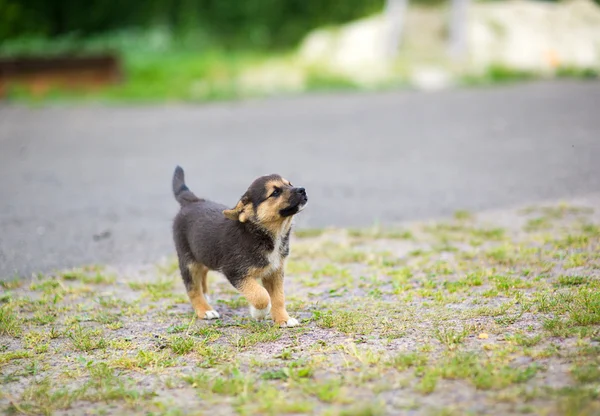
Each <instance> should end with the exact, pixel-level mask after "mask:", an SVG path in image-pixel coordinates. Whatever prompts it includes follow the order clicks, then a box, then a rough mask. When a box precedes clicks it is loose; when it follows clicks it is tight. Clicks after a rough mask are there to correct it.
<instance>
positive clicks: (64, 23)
mask: <svg viewBox="0 0 600 416" xmlns="http://www.w3.org/2000/svg"><path fill="white" fill-rule="evenodd" d="M383 5H384V0H283V1H282V0H129V1H123V2H116V1H110V0H88V1H81V0H0V41H2V40H6V39H13V38H22V37H38V38H39V37H43V38H48V37H52V38H53V37H57V36H64V35H72V36H76V37H87V36H90V35H97V34H101V33H106V32H111V31H115V30H121V29H129V28H136V29H151V28H155V27H164V28H167V29H168V30H170V31H172V32H174V33H176V34H177V35H178V36H186V35H187V34H189V33H193V34H194V35H195V36H196V37H198V36H199V35H201V36H202V37H203V39H204V40H206V41H207V42H210V43H211V44H213V45H215V44H217V45H219V46H222V47H234V48H239V47H244V48H256V49H267V48H269V49H280V48H286V47H289V46H292V45H294V44H296V43H297V42H298V41H299V40H300V39H301V38H302V36H304V35H305V34H306V33H307V32H308V31H310V30H312V29H314V28H316V27H320V26H326V25H331V24H338V23H343V22H347V21H350V20H353V19H357V18H360V17H362V16H366V15H369V14H371V13H375V12H378V11H380V10H382V8H383Z"/></svg>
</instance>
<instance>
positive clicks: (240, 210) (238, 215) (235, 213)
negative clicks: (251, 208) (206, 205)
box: [223, 195, 248, 222]
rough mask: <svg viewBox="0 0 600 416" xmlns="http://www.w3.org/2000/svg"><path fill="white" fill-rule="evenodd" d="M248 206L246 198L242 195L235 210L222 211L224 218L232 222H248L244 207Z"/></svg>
mask: <svg viewBox="0 0 600 416" xmlns="http://www.w3.org/2000/svg"><path fill="white" fill-rule="evenodd" d="M247 204H248V197H247V196H246V195H244V196H243V197H242V199H240V200H239V202H238V203H237V205H236V206H235V208H232V209H226V210H225V211H223V215H224V216H225V218H228V219H230V220H233V221H239V222H246V221H247V220H248V214H247V213H246V212H245V208H246V205H247Z"/></svg>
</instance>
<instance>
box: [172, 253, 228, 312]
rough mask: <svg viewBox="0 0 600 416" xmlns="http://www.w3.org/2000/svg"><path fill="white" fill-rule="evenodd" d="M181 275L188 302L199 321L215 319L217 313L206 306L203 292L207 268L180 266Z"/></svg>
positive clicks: (190, 264)
mask: <svg viewBox="0 0 600 416" xmlns="http://www.w3.org/2000/svg"><path fill="white" fill-rule="evenodd" d="M180 270H181V275H182V277H183V281H184V283H185V287H186V289H187V293H188V296H189V298H190V302H191V303H192V306H193V308H194V311H195V312H196V315H198V317H199V318H200V319H217V318H219V312H217V311H215V310H214V309H213V308H212V306H210V305H209V304H208V302H207V301H206V298H205V297H204V292H203V281H204V280H205V279H206V274H207V273H208V268H207V267H206V266H204V265H203V264H200V263H189V264H187V265H185V266H184V265H180Z"/></svg>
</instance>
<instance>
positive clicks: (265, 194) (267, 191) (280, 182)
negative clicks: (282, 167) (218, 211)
mask: <svg viewBox="0 0 600 416" xmlns="http://www.w3.org/2000/svg"><path fill="white" fill-rule="evenodd" d="M307 201H308V197H307V196H306V191H305V190H304V188H297V187H295V186H294V185H292V184H291V183H290V182H289V181H288V180H286V179H284V178H282V177H281V176H280V175H276V174H273V175H266V176H261V177H259V178H257V179H256V180H255V181H254V182H252V184H251V185H250V186H249V187H248V189H247V190H246V192H245V193H244V195H242V197H241V198H240V200H239V202H238V203H237V205H236V206H235V207H234V208H232V209H227V210H225V211H223V215H225V217H227V218H229V219H230V220H234V221H240V222H247V221H249V222H252V223H255V224H257V225H262V226H264V227H266V228H271V227H276V226H277V224H278V223H282V222H283V221H284V220H285V219H286V218H289V217H292V216H293V215H296V214H297V213H298V212H300V211H302V209H303V208H304V207H305V206H306V203H307Z"/></svg>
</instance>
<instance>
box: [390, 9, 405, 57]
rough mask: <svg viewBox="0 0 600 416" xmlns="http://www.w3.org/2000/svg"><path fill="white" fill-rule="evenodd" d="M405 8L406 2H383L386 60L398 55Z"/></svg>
mask: <svg viewBox="0 0 600 416" xmlns="http://www.w3.org/2000/svg"><path fill="white" fill-rule="evenodd" d="M407 6H408V0H386V2H385V11H384V16H385V20H386V29H387V36H386V45H385V53H386V56H387V58H388V59H394V58H396V56H397V55H398V48H399V47H400V41H401V38H402V29H403V26H404V18H405V15H406V8H407Z"/></svg>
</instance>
